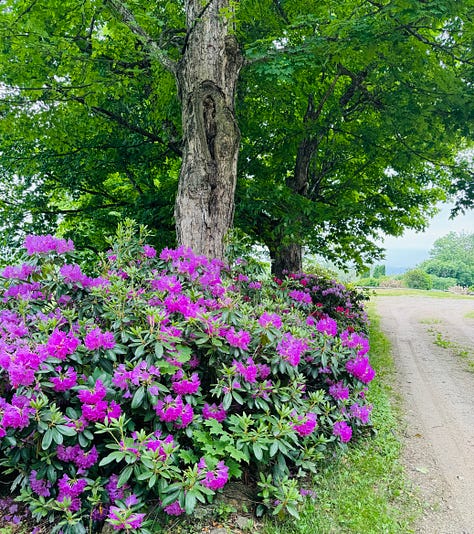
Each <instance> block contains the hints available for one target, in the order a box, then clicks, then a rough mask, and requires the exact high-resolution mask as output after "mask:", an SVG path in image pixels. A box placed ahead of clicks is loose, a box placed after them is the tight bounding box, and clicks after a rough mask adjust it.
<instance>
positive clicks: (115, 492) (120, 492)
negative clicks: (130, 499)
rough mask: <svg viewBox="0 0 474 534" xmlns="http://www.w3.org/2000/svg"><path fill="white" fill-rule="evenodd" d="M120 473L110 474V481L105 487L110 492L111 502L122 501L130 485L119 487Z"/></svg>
mask: <svg viewBox="0 0 474 534" xmlns="http://www.w3.org/2000/svg"><path fill="white" fill-rule="evenodd" d="M118 478H119V477H118V475H116V474H113V475H110V478H109V481H108V482H107V484H106V486H105V489H106V490H107V492H108V494H109V499H110V502H115V501H120V500H122V499H123V498H124V496H125V491H126V490H127V489H128V487H129V486H128V485H127V484H124V485H123V486H121V487H120V488H119V487H118Z"/></svg>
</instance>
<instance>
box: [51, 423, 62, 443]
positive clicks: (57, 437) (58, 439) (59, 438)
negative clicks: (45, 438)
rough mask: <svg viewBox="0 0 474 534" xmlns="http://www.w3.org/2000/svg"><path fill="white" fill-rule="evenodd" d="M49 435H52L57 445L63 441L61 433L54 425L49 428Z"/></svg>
mask: <svg viewBox="0 0 474 534" xmlns="http://www.w3.org/2000/svg"><path fill="white" fill-rule="evenodd" d="M51 435H52V437H53V441H54V442H55V443H57V444H58V445H61V444H62V442H63V435H62V434H61V432H59V431H58V430H57V428H56V427H53V428H52V429H51Z"/></svg>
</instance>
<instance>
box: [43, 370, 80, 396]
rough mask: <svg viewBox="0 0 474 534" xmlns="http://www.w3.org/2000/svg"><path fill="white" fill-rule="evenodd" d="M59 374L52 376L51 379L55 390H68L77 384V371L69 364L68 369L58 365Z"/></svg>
mask: <svg viewBox="0 0 474 534" xmlns="http://www.w3.org/2000/svg"><path fill="white" fill-rule="evenodd" d="M55 370H56V372H57V373H58V374H59V376H52V377H51V378H50V379H49V380H50V382H51V383H52V384H53V389H54V391H68V390H69V389H71V388H73V387H74V386H75V385H76V384H77V373H76V371H74V369H73V368H72V367H71V366H69V367H68V368H67V369H66V370H63V369H62V368H61V367H56V369H55Z"/></svg>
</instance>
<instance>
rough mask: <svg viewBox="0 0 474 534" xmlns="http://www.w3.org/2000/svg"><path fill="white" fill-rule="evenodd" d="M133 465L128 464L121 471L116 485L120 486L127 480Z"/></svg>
mask: <svg viewBox="0 0 474 534" xmlns="http://www.w3.org/2000/svg"><path fill="white" fill-rule="evenodd" d="M132 472H133V465H128V466H127V467H126V468H125V469H124V470H123V471H122V472H121V473H120V476H119V478H118V480H117V487H118V488H121V487H122V486H123V485H124V484H126V483H127V482H128V479H129V478H130V477H131V476H132Z"/></svg>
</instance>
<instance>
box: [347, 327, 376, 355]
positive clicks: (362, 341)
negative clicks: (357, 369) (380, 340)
mask: <svg viewBox="0 0 474 534" xmlns="http://www.w3.org/2000/svg"><path fill="white" fill-rule="evenodd" d="M341 341H342V346H343V347H349V348H350V349H357V356H364V355H365V354H367V352H369V348H370V346H369V340H368V339H367V338H366V337H364V336H361V335H360V334H356V333H355V332H352V333H351V332H349V331H347V330H344V332H342V334H341Z"/></svg>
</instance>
